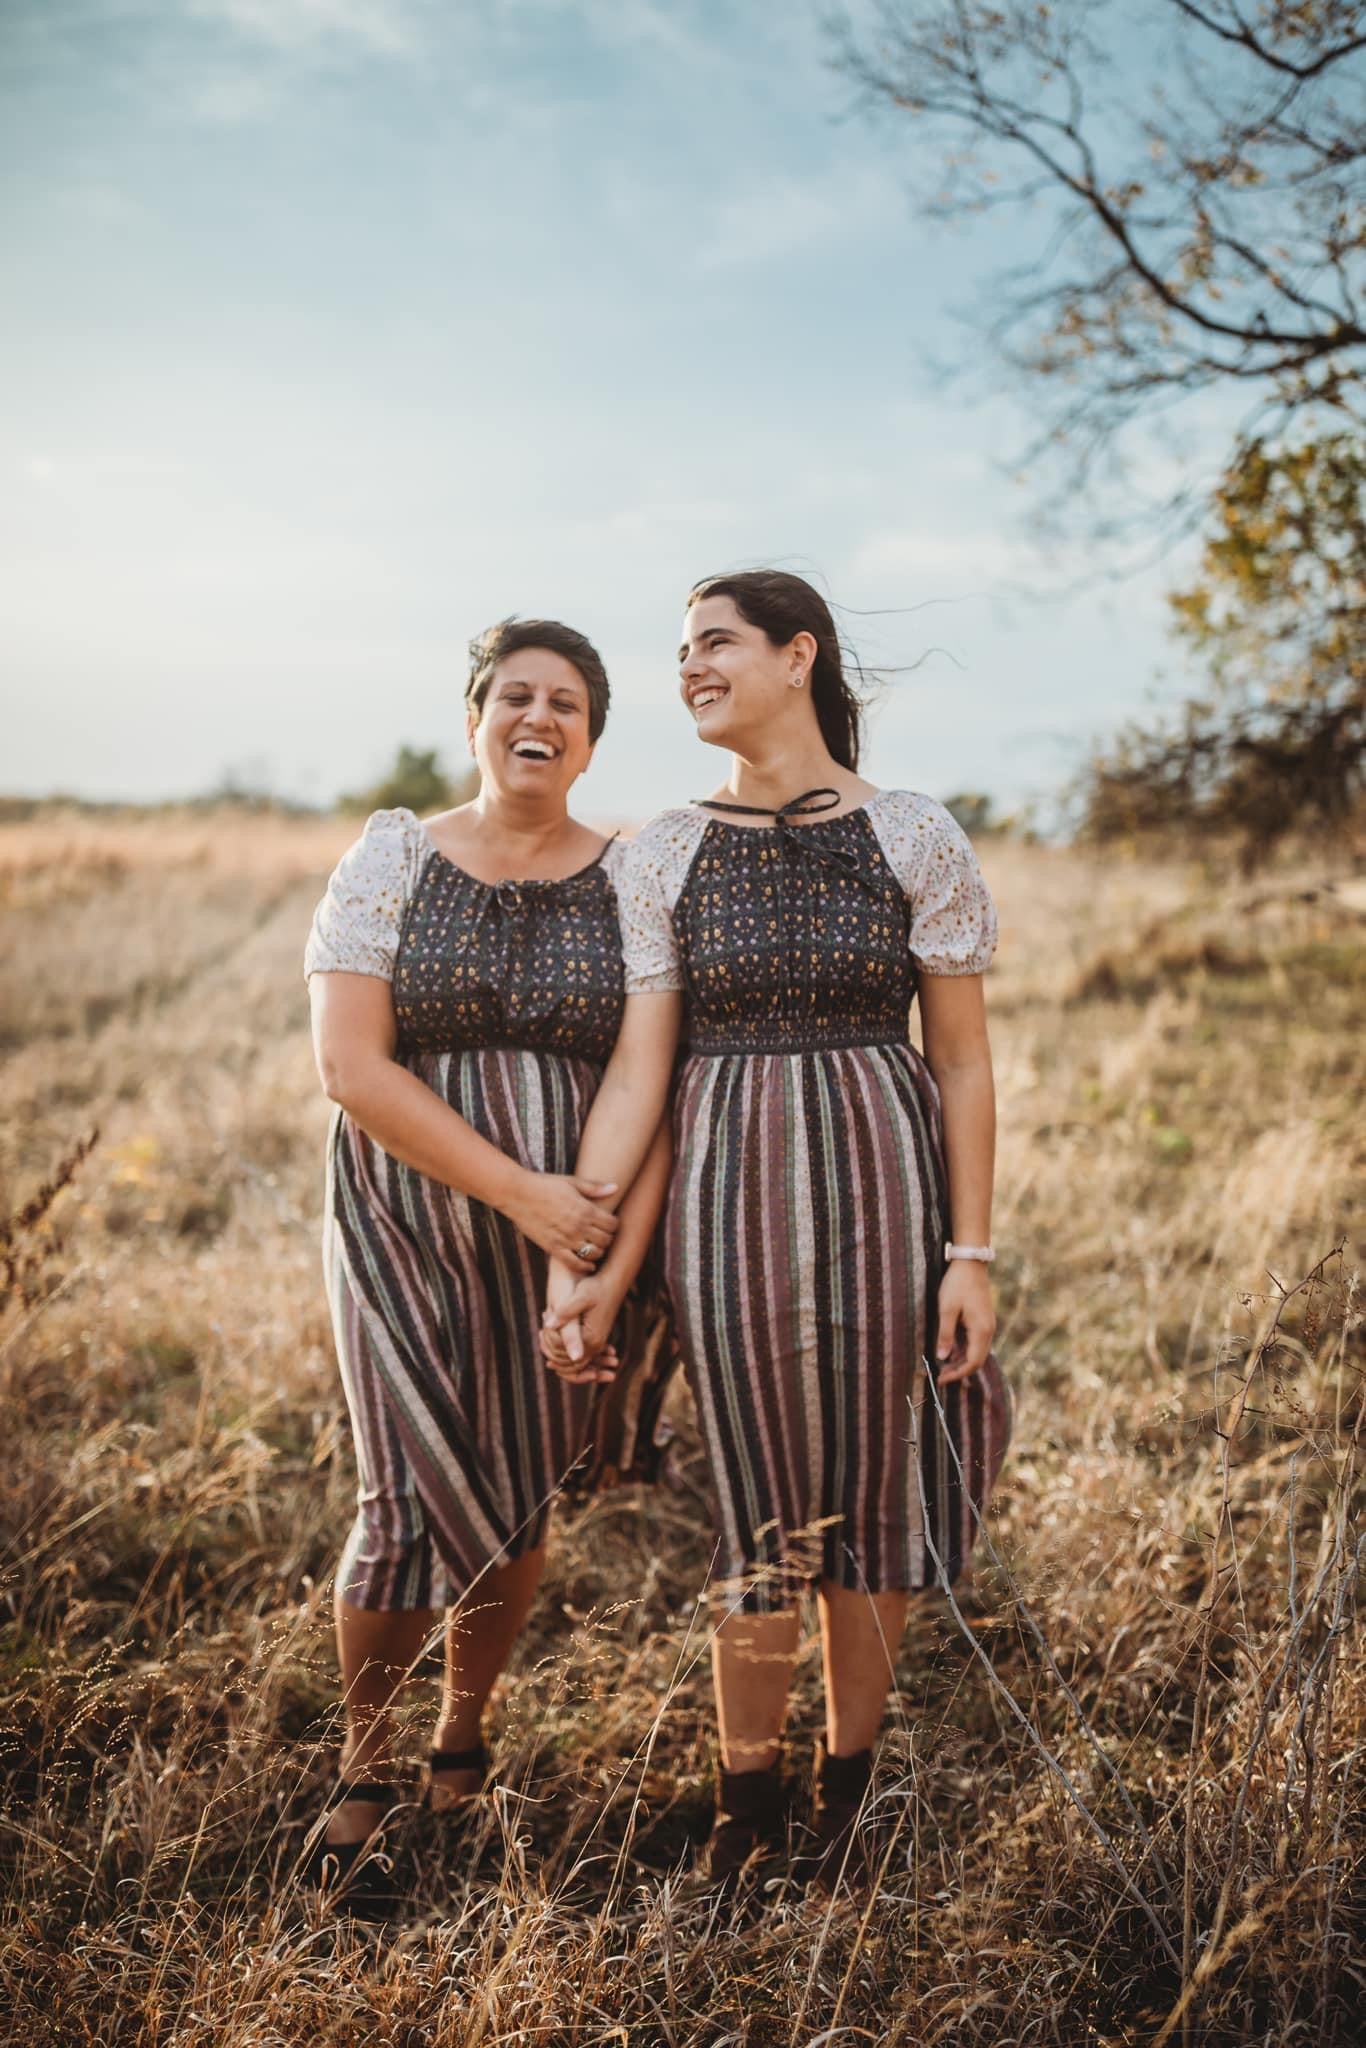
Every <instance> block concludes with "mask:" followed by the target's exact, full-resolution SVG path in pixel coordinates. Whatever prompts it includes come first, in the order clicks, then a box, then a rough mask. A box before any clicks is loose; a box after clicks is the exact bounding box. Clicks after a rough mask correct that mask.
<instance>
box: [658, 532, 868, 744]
mask: <svg viewBox="0 0 1366 2048" xmlns="http://www.w3.org/2000/svg"><path fill="white" fill-rule="evenodd" d="M704 597H728V598H730V599H731V601H732V603H733V604H734V606H735V609H736V611H737V612H739V614H740V617H741V618H742V619H744V620H745V621H746V623H747V624H749V625H751V626H757V627H758V628H759V630H760V632H762V633H766V634H767V635H768V638H769V639H770V640H771V641H772V643H773V645H774V646H775V647H786V646H788V645H789V643H790V642H791V641H792V640H794V639H795V638H796V636H797V634H798V633H809V634H810V635H811V637H812V639H813V640H814V641H815V643H816V660H815V664H814V666H813V667H812V670H811V696H812V701H813V702H814V704H815V706H816V716H817V718H818V719H819V720H820V728H821V738H822V739H823V740H824V741H825V744H826V746H827V747H828V748H829V749H830V752H831V754H832V756H833V757H834V759H835V760H836V761H838V762H839V764H840V767H841V768H857V767H858V757H859V747H860V746H861V744H862V742H863V699H862V697H861V696H860V695H859V693H858V691H857V690H856V689H855V688H854V686H853V684H852V683H851V682H850V681H849V678H848V676H847V675H846V674H845V672H844V660H845V656H844V649H843V648H842V647H841V646H840V636H839V634H838V633H837V632H836V630H835V621H834V619H833V618H832V617H831V615H830V607H829V605H828V604H827V603H826V601H825V599H824V598H823V597H822V596H821V594H820V592H819V590H814V589H813V588H812V586H811V585H810V584H809V583H808V582H807V581H806V580H805V578H804V577H801V576H793V575H792V574H791V573H790V571H788V570H787V569H740V570H737V571H736V573H735V574H734V575H733V576H707V577H704V578H703V580H702V582H701V583H697V584H694V586H693V588H692V589H691V590H690V591H689V593H688V603H689V605H694V604H696V603H697V602H698V600H699V599H700V598H704Z"/></svg>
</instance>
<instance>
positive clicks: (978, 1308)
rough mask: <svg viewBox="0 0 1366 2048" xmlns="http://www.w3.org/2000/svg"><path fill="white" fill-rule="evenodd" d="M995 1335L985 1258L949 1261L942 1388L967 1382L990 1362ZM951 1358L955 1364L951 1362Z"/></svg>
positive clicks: (940, 1352) (942, 1300) (942, 1309)
mask: <svg viewBox="0 0 1366 2048" xmlns="http://www.w3.org/2000/svg"><path fill="white" fill-rule="evenodd" d="M995 1335H996V1310H995V1308H994V1307H993V1306H992V1300H991V1275H990V1273H989V1271H988V1270H987V1266H986V1262H985V1261H984V1260H982V1259H950V1261H949V1265H948V1271H947V1272H946V1273H945V1275H944V1278H943V1280H942V1281H941V1282H940V1287H939V1342H938V1346H937V1356H938V1360H939V1373H938V1379H939V1384H940V1386H941V1387H942V1386H947V1385H948V1384H949V1383H950V1382H951V1381H952V1380H965V1379H966V1378H967V1377H968V1374H969V1373H974V1372H976V1371H977V1368H978V1367H979V1366H981V1365H985V1364H986V1362H987V1354H988V1352H989V1351H990V1350H991V1340H992V1338H993V1337H994V1336H995ZM950 1359H952V1361H953V1362H952V1364H950V1363H948V1361H949V1360H950Z"/></svg>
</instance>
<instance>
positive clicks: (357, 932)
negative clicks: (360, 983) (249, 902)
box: [304, 810, 427, 981]
mask: <svg viewBox="0 0 1366 2048" xmlns="http://www.w3.org/2000/svg"><path fill="white" fill-rule="evenodd" d="M426 851H427V845H426V834H425V833H424V832H423V830H422V827H421V825H420V824H419V823H418V821H417V819H416V818H415V817H414V815H413V813H412V812H411V811H407V810H398V811H374V812H372V813H371V815H370V816H369V817H368V818H367V819H366V821H365V830H364V831H363V832H362V833H361V836H360V838H359V839H358V840H357V841H356V843H355V845H354V846H352V847H349V848H348V849H347V851H346V852H345V853H344V854H343V855H342V857H341V859H340V860H339V861H338V863H337V865H336V867H335V868H334V869H333V871H332V877H331V879H330V881H329V882H328V884H327V893H326V895H325V896H324V897H323V899H322V901H321V903H319V905H318V907H317V909H316V910H315V911H314V913H313V926H312V929H311V931H310V932H309V934H308V944H307V945H306V947H305V948H304V975H305V978H306V977H307V976H308V975H310V974H374V975H378V976H379V977H380V978H381V979H382V980H384V981H392V980H393V977H394V960H395V958H396V956H397V953H398V941H399V934H400V932H401V931H402V929H403V917H404V913H405V911H406V910H407V908H408V901H409V898H410V897H411V895H412V893H413V890H414V888H415V887H416V885H417V879H418V876H419V875H420V874H421V872H422V868H423V865H424V861H425V855H426Z"/></svg>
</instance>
